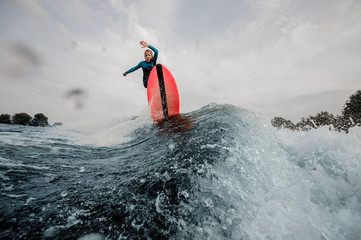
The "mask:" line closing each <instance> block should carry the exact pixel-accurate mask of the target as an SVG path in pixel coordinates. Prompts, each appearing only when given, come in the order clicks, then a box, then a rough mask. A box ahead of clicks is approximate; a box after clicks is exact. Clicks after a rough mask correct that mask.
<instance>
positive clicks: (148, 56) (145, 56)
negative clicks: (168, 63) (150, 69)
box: [144, 52, 152, 62]
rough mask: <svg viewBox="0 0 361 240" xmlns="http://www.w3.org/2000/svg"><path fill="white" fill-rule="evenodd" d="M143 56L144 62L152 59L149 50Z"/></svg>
mask: <svg viewBox="0 0 361 240" xmlns="http://www.w3.org/2000/svg"><path fill="white" fill-rule="evenodd" d="M144 58H145V61H146V62H150V61H151V60H152V54H150V52H145V53H144Z"/></svg>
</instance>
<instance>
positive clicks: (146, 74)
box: [125, 45, 158, 88]
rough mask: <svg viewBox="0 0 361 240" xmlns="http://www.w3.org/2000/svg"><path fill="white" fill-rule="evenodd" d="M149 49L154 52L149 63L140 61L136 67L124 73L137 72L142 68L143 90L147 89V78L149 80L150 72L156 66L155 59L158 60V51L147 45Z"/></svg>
mask: <svg viewBox="0 0 361 240" xmlns="http://www.w3.org/2000/svg"><path fill="white" fill-rule="evenodd" d="M149 48H150V49H152V50H153V52H154V56H153V58H152V60H151V61H150V62H147V61H141V62H140V63H138V65H137V66H135V67H133V68H131V69H129V70H128V71H126V72H125V73H126V74H128V73H131V72H134V71H135V70H137V69H139V68H142V69H143V85H144V87H145V88H147V86H148V78H149V74H150V71H152V69H153V67H154V66H155V65H156V64H157V58H158V50H157V49H156V48H155V47H153V46H151V45H149Z"/></svg>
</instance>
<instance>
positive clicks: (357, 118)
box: [342, 90, 361, 126]
mask: <svg viewBox="0 0 361 240" xmlns="http://www.w3.org/2000/svg"><path fill="white" fill-rule="evenodd" d="M342 114H343V116H344V118H345V119H349V120H350V121H351V122H353V126H355V125H358V126H360V125H361V90H357V91H356V93H354V94H353V95H351V96H350V97H349V100H348V101H347V102H346V103H345V105H344V107H343V110H342Z"/></svg>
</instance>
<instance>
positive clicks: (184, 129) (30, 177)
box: [0, 104, 361, 239]
mask: <svg viewBox="0 0 361 240" xmlns="http://www.w3.org/2000/svg"><path fill="white" fill-rule="evenodd" d="M84 126H85V125H83V127H82V128H80V127H74V126H72V127H65V128H63V127H61V128H56V129H51V130H47V131H45V132H43V133H41V134H39V133H36V134H37V136H38V140H35V141H34V142H31V143H30V144H27V145H25V146H18V145H21V144H19V142H17V140H16V138H15V139H14V137H13V138H12V139H13V140H12V141H8V140H6V139H7V138H8V137H5V138H6V139H5V140H4V141H3V142H2V143H0V144H1V145H2V147H4V149H5V150H4V151H3V152H1V155H0V156H1V157H3V158H4V159H7V161H8V160H9V161H21V164H26V165H29V166H37V167H36V168H31V169H26V170H27V171H25V173H24V171H23V172H22V173H21V174H20V173H18V172H16V169H15V168H19V166H22V165H17V166H12V165H11V164H8V163H7V164H3V165H0V170H1V174H2V176H4V178H2V180H1V181H2V184H3V185H4V186H5V185H6V186H7V189H6V194H7V195H8V196H9V195H10V194H13V195H17V196H22V195H23V194H26V199H28V200H27V201H26V202H28V203H27V204H26V207H24V206H23V204H24V201H25V200H26V199H22V198H20V197H18V198H10V200H9V199H6V198H9V197H7V196H6V195H2V197H1V198H3V199H2V200H4V201H3V202H7V203H6V204H5V205H6V206H5V207H4V208H3V209H2V210H1V214H0V215H1V216H2V217H1V221H0V226H1V227H0V234H2V235H3V236H15V235H10V233H9V232H11V231H13V232H14V233H13V234H15V232H17V233H18V234H19V235H16V236H20V234H22V236H32V237H36V236H37V237H40V238H41V237H42V238H52V239H67V238H68V239H76V238H79V237H82V236H83V237H84V235H85V236H87V235H86V234H90V233H97V234H98V235H97V236H103V237H108V238H110V239H146V238H151V239H267V238H268V239H290V238H291V239H357V238H358V237H359V236H361V230H360V229H359V226H360V224H361V210H360V209H361V208H360V202H361V195H360V192H361V191H360V190H361V184H360V183H361V177H360V174H359V172H360V170H361V166H360V163H359V161H360V156H361V150H360V148H359V146H360V143H361V138H360V137H359V135H358V134H357V133H355V134H343V133H339V132H331V131H328V130H327V129H315V130H312V131H310V132H291V131H287V130H276V129H275V128H273V127H272V126H271V124H270V120H269V119H267V118H265V117H263V116H260V115H257V114H255V113H253V112H250V111H249V110H247V109H243V108H238V107H235V106H233V105H218V104H209V105H207V106H205V107H202V108H201V109H198V110H197V111H193V112H190V113H187V114H181V115H180V116H178V117H175V118H173V119H172V120H171V121H167V122H164V123H161V124H156V123H152V120H151V119H147V117H142V116H139V117H136V118H126V119H117V120H114V121H111V122H103V123H102V124H89V125H86V127H84ZM29 129H30V128H22V129H20V130H19V131H20V132H21V133H20V135H21V134H24V132H26V134H27V135H31V134H35V133H31V131H32V130H29ZM5 130H6V129H5ZM89 130H90V131H89ZM4 132H6V131H3V132H1V133H4ZM107 138H108V139H110V140H109V141H108V140H104V139H107ZM84 139H85V140H84ZM74 143H75V144H74ZM29 156H33V157H29ZM34 156H35V157H34ZM42 167H47V168H42ZM19 179H20V180H21V179H22V181H20V182H21V183H19ZM10 185H13V187H9V186H10ZM29 199H31V200H29ZM5 200H8V201H5ZM21 201H23V202H22V204H21V203H20V202H21ZM29 216H30V217H29ZM31 216H32V217H31ZM14 218H16V219H20V218H22V219H23V220H22V221H21V224H20V223H18V222H17V223H16V224H15V223H14V222H13V219H14ZM39 219H41V221H39ZM29 226H31V227H29ZM15 230H16V231H15ZM88 236H89V235H88Z"/></svg>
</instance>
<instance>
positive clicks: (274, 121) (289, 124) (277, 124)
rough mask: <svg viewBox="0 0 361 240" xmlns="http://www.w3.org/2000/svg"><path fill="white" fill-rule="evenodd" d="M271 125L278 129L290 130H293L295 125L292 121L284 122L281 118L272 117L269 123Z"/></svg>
mask: <svg viewBox="0 0 361 240" xmlns="http://www.w3.org/2000/svg"><path fill="white" fill-rule="evenodd" d="M271 124H272V126H274V127H276V128H278V129H281V128H288V129H291V130H295V124H294V123H293V122H292V121H290V120H286V119H284V118H282V117H274V118H273V119H272V121H271Z"/></svg>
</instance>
